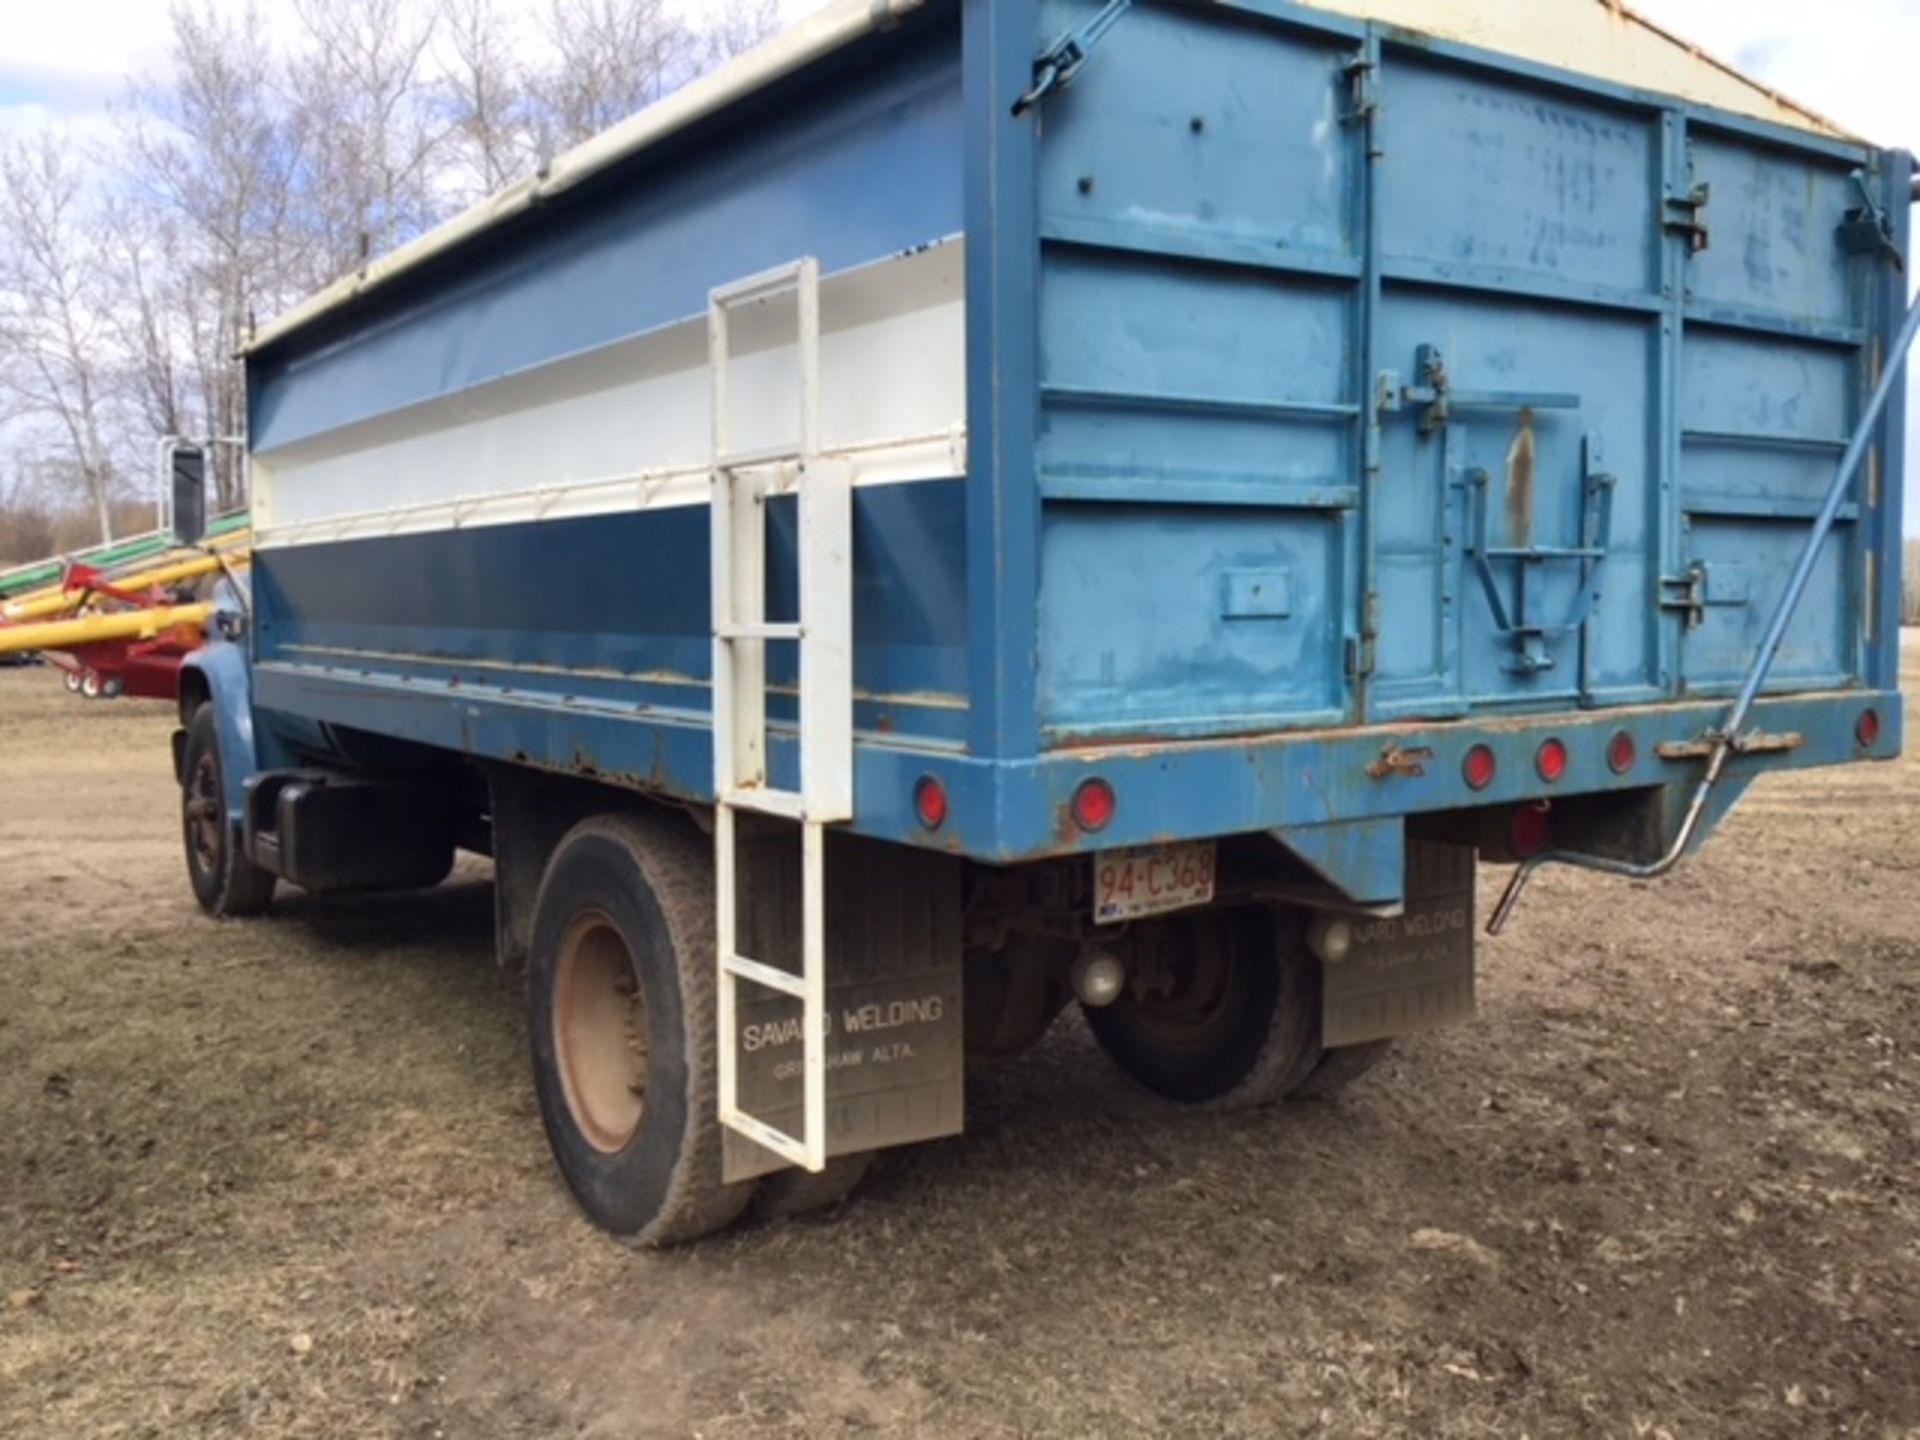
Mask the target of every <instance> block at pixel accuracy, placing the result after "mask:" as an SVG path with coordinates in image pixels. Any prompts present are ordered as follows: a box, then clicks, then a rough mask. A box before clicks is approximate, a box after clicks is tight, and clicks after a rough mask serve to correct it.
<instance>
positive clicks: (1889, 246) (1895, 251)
mask: <svg viewBox="0 0 1920 1440" xmlns="http://www.w3.org/2000/svg"><path fill="white" fill-rule="evenodd" d="M1847 179H1848V180H1849V181H1850V182H1851V183H1852V185H1853V188H1854V189H1855V190H1857V191H1859V193H1860V203H1859V204H1858V205H1855V206H1853V207H1852V208H1850V209H1849V210H1848V211H1847V213H1846V216H1845V218H1844V219H1843V220H1842V221H1841V223H1840V230H1839V233H1838V237H1837V238H1838V239H1839V241H1840V248H1841V249H1842V250H1844V251H1846V252H1847V254H1849V255H1885V256H1886V257H1887V258H1888V259H1889V260H1891V261H1892V262H1893V268H1894V269H1895V270H1897V271H1899V272H1900V273H1901V274H1903V275H1904V274H1905V273H1906V270H1907V262H1906V258H1905V257H1904V256H1902V255H1901V253H1900V246H1899V243H1898V242H1897V241H1896V240H1895V239H1894V238H1893V221H1892V220H1891V219H1889V218H1888V216H1887V213H1886V211H1884V210H1882V209H1881V208H1880V202H1879V201H1878V200H1876V199H1874V198H1873V187H1872V186H1870V185H1869V184H1867V173H1866V171H1864V170H1855V171H1854V172H1853V173H1852V174H1850V175H1849V176H1848V177H1847Z"/></svg>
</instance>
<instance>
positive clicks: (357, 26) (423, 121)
mask: <svg viewBox="0 0 1920 1440" xmlns="http://www.w3.org/2000/svg"><path fill="white" fill-rule="evenodd" d="M294 10H295V12H296V13H297V14H298V15H299V17H300V22H301V25H302V27H303V29H304V30H305V31H306V34H307V38H308V41H309V44H308V45H307V46H305V47H304V48H303V49H302V50H301V51H300V52H299V53H298V54H297V55H295V56H294V57H293V60H292V62H291V64H290V66H289V74H288V80H289V86H290V88H291V90H292V94H293V99H294V103H295V105H296V107H297V112H298V122H299V126H300V132H301V135H302V148H303V152H304V167H303V175H302V179H303V182H304V183H303V189H302V193H301V195H300V197H299V198H300V199H301V200H303V201H304V202H305V209H306V214H307V219H308V222H309V225H310V227H311V228H310V231H309V236H308V240H309V245H310V247H311V251H312V253H313V254H314V255H315V256H316V257H317V258H318V259H319V261H320V267H321V268H320V270H319V271H318V272H317V273H315V274H314V275H313V276H312V278H313V280H314V281H315V283H316V284H318V283H324V282H325V281H327V280H331V279H334V278H336V277H337V276H339V275H340V274H342V273H344V272H346V271H348V270H351V269H353V268H355V267H356V266H358V265H360V264H363V263H364V262H365V261H366V260H367V259H368V258H369V257H370V256H372V255H375V254H379V253H381V252H383V251H386V250H390V249H392V248H393V247H394V246H396V245H398V244H400V243H401V242H403V241H405V240H407V239H410V238H411V237H412V236H414V235H417V234H419V233H420V232H421V231H422V230H425V229H426V228H428V227H429V226H430V225H432V224H433V223H434V221H436V220H437V219H439V218H440V216H441V215H442V214H443V213H444V212H445V210H446V209H447V208H448V201H447V199H446V197H444V196H443V195H441V193H440V191H439V187H438V185H437V184H436V180H437V173H436V171H437V160H438V157H439V155H440V152H441V149H442V146H443V145H444V143H445V141H446V139H447V137H448V135H449V134H450V133H451V128H452V127H450V126H449V125H448V124H447V123H446V120H445V118H444V117H443V116H441V115H439V114H437V113H436V109H437V107H436V106H435V104H434V97H433V87H432V85H431V83H430V80H429V76H428V73H427V55H428V51H429V49H430V47H431V46H432V43H433V37H434V28H435V23H436V19H437V17H436V15H435V14H434V12H433V11H432V10H431V9H429V8H427V7H426V6H424V5H422V4H419V3H415V0H294Z"/></svg>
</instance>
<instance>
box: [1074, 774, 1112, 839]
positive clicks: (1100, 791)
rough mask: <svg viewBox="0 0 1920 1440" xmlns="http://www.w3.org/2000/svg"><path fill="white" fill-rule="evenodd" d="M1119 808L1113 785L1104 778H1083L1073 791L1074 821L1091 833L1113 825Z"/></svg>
mask: <svg viewBox="0 0 1920 1440" xmlns="http://www.w3.org/2000/svg"><path fill="white" fill-rule="evenodd" d="M1117 808H1118V802H1117V801H1116V800H1115V799H1114V795H1113V787H1112V786H1111V785H1109V784H1108V783H1107V782H1106V781H1104V780H1083V781H1081V782H1080V788H1079V789H1078V790H1076V791H1074V792H1073V823H1074V824H1076V825H1078V826H1079V827H1080V828H1081V829H1082V830H1085V831H1087V832H1088V833H1089V834H1092V833H1093V832H1095V831H1099V830H1104V829H1106V828H1107V826H1109V825H1111V824H1112V823H1113V812H1114V811H1115V810H1116V809H1117Z"/></svg>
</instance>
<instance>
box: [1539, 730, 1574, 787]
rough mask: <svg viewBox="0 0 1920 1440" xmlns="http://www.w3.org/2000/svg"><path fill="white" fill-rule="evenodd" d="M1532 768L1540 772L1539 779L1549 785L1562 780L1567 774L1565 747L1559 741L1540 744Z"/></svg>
mask: <svg viewBox="0 0 1920 1440" xmlns="http://www.w3.org/2000/svg"><path fill="white" fill-rule="evenodd" d="M1533 768H1534V769H1535V770H1537V771H1539V772H1540V778H1541V779H1542V780H1544V781H1546V782H1547V783H1548V784H1549V785H1551V784H1553V783H1554V781H1556V780H1559V779H1561V778H1563V777H1564V776H1565V775H1566V773H1567V747H1566V745H1565V744H1564V743H1563V742H1561V741H1559V740H1547V741H1544V742H1542V744H1541V746H1540V749H1539V750H1538V751H1537V752H1536V753H1535V754H1534V757H1533Z"/></svg>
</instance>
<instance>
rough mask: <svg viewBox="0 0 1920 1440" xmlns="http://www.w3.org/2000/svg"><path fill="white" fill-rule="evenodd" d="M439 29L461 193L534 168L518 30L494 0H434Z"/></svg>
mask: <svg viewBox="0 0 1920 1440" xmlns="http://www.w3.org/2000/svg"><path fill="white" fill-rule="evenodd" d="M440 35H441V40H442V43H443V46H444V48H445V51H446V54H445V56H444V58H443V60H442V66H443V68H444V70H445V72H446V79H445V81H444V84H445V88H446V91H447V96H448V101H449V105H450V108H451V111H452V115H451V119H452V123H453V127H454V137H455V140H454V144H453V146H452V148H451V152H450V154H449V156H448V157H447V158H448V163H449V165H450V166H451V167H452V168H453V169H454V170H455V171H456V172H457V179H456V188H457V189H458V190H459V191H460V192H462V195H461V198H463V199H467V200H475V199H479V198H481V197H483V196H486V195H490V194H492V193H493V192H494V191H496V190H501V189H504V188H505V187H506V186H508V185H510V184H512V183H513V182H514V181H515V180H518V179H519V178H520V177H521V176H522V175H524V174H526V173H527V172H528V171H529V170H530V169H532V168H533V163H534V159H535V156H536V152H537V148H538V147H537V144H536V141H535V138H534V135H533V129H532V117H531V114H530V111H529V103H530V102H529V98H528V94H527V77H526V72H525V66H524V64H523V63H522V61H521V60H520V58H519V56H520V52H521V48H522V47H521V39H522V37H521V36H520V35H519V34H518V31H517V27H516V26H515V24H514V22H513V19H512V17H511V16H509V15H503V14H502V13H501V11H500V9H499V7H498V5H496V3H495V0H440ZM460 172H463V173H460Z"/></svg>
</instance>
